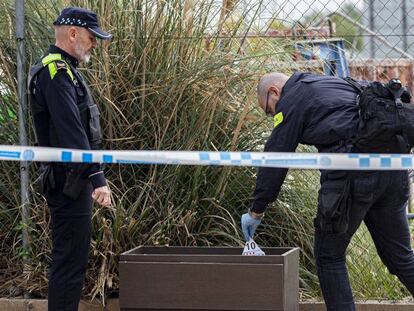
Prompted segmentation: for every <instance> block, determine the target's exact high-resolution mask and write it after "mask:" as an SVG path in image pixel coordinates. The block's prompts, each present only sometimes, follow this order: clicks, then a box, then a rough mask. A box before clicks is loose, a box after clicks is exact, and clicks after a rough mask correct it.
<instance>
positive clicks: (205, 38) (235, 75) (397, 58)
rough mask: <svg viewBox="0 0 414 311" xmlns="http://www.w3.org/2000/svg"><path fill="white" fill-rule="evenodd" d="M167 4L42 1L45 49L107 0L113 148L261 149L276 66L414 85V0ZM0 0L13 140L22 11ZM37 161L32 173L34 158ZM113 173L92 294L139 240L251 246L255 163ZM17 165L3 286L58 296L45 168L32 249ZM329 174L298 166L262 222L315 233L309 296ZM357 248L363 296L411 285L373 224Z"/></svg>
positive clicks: (9, 199)
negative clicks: (72, 16)
mask: <svg viewBox="0 0 414 311" xmlns="http://www.w3.org/2000/svg"><path fill="white" fill-rule="evenodd" d="M99 2H100V1H99ZM5 3H7V1H6V2H5ZM157 3H158V2H154V1H130V3H128V2H120V1H115V2H112V1H102V2H100V3H98V1H62V2H60V1H56V2H53V5H50V6H48V5H45V4H39V3H37V4H36V1H27V4H26V5H27V8H26V9H27V10H28V12H30V14H29V16H28V21H27V22H28V27H27V29H28V30H27V37H26V42H27V45H28V58H29V60H30V61H32V62H33V60H34V59H36V58H38V57H39V56H40V55H41V52H42V51H44V50H45V48H46V47H47V45H48V43H52V42H53V41H52V40H53V38H52V37H53V32H52V30H51V28H50V27H49V26H47V25H51V22H52V20H53V18H54V16H55V14H56V13H57V10H58V9H59V8H62V7H63V5H67V4H72V5H80V6H86V7H90V8H93V9H96V10H98V11H99V13H100V14H99V15H100V16H103V18H102V23H103V25H104V27H105V26H106V27H107V29H111V30H112V32H114V34H115V39H114V42H112V43H111V45H109V46H108V45H105V44H102V45H101V46H100V47H99V48H98V52H97V53H96V55H94V56H95V58H94V61H93V62H92V64H90V65H87V66H86V67H84V68H82V69H81V70H82V72H83V73H84V74H85V76H86V77H87V79H88V81H89V82H90V85H91V88H92V89H93V92H94V96H95V98H96V99H97V101H98V103H99V104H100V108H101V113H102V115H101V117H102V120H103V122H102V124H103V130H104V135H105V147H106V148H107V149H129V150H134V149H143V150H144V149H154V150H238V151H241V150H248V151H261V150H262V149H263V144H264V142H265V140H266V138H267V137H268V136H269V135H270V132H271V127H270V126H271V124H270V122H268V121H266V120H265V119H264V118H263V117H262V116H261V115H260V112H259V111H258V110H257V108H256V99H255V84H256V81H257V78H258V77H259V76H260V74H262V73H264V72H268V71H283V72H286V73H292V72H293V71H294V70H302V71H305V70H306V71H312V72H317V73H324V74H329V75H341V76H345V75H350V76H351V77H354V78H356V79H361V80H380V81H383V82H386V81H388V80H389V79H390V78H393V77H399V78H400V79H401V80H402V82H403V83H404V84H406V85H407V86H408V87H409V88H410V89H411V90H414V84H413V83H414V82H413V72H414V71H413V55H412V51H413V44H414V2H412V1H408V0H401V1H397V0H393V1H391V0H390V1H385V0H382V1H379V0H364V1H363V0H352V1H330V0H316V1H315V0H312V1H311V0H309V1H307V0H303V1H299V0H283V1H276V0H265V1H247V0H244V1H243V0H241V1H231V0H227V1H199V2H196V1H178V0H176V1H165V2H159V3H158V4H157ZM161 3H162V4H161ZM110 7H112V9H109V8H110ZM137 8H138V9H137ZM0 10H3V11H4V15H5V16H7V18H5V19H4V20H2V21H0V24H1V25H2V27H1V29H2V30H1V31H0V43H1V48H0V94H1V101H0V127H1V130H0V144H17V143H18V137H17V128H18V123H17V117H16V114H17V101H16V95H15V94H16V81H15V78H14V77H15V70H16V69H15V61H14V55H15V49H16V47H15V38H14V32H13V26H12V23H11V20H12V16H13V10H12V6H9V7H8V6H6V5H4V7H2V8H1V9H0ZM123 12H129V13H130V14H123ZM158 13H162V14H158ZM113 16H116V17H117V18H113ZM128 16H132V17H134V18H135V19H136V20H134V19H133V18H132V19H128ZM160 16H163V17H162V18H161V17H160ZM157 18H158V20H157ZM122 19H125V20H124V23H123V24H121V23H120V21H122ZM178 20H179V21H180V23H178V22H177V21H178ZM45 21H48V22H45ZM142 21H145V23H142ZM178 24H179V25H180V26H179V27H178V26H177V25H178ZM45 25H46V26H45ZM3 26H4V27H3ZM6 26H7V27H6ZM180 27H181V28H180ZM28 127H29V125H28ZM29 140H30V141H31V142H32V143H34V138H33V134H32V133H31V134H30V137H29ZM299 150H300V151H305V152H308V151H310V150H313V149H309V148H308V147H305V146H301V147H300V149H299ZM31 176H32V182H33V180H34V176H36V168H35V167H33V166H32V167H31ZM107 177H108V180H109V182H110V186H111V188H112V191H113V194H114V201H115V204H114V208H113V209H104V208H99V207H98V206H96V207H95V214H94V219H93V235H94V236H93V242H92V250H91V260H90V264H89V265H90V266H89V269H88V275H87V281H86V285H85V289H84V294H85V295H88V296H103V297H105V296H108V295H110V294H112V293H113V294H114V295H116V294H117V288H118V287H117V286H118V282H119V280H118V274H117V260H118V259H117V258H118V255H119V253H121V252H122V251H126V250H128V249H129V248H131V247H134V246H136V245H139V244H152V245H231V246H236V245H242V237H241V232H240V230H239V218H240V215H241V213H242V212H244V211H245V209H246V208H247V207H248V205H249V203H250V202H251V196H252V191H253V189H254V183H255V177H256V169H254V168H222V167H191V166H183V167H182V166H179V167H174V166H159V165H157V166H132V165H131V166H126V165H113V166H110V167H108V168H107ZM18 180H19V166H18V164H17V163H10V162H3V163H2V162H0V189H1V193H2V195H1V199H0V204H1V209H0V240H1V243H0V253H1V254H5V256H2V257H1V258H0V272H1V273H0V294H2V295H10V296H17V295H20V294H21V293H22V291H23V290H26V291H29V292H30V293H31V294H32V295H35V296H45V293H46V287H47V267H48V265H49V263H50V258H49V254H50V248H51V243H50V232H49V225H50V221H49V217H48V209H47V206H46V202H45V200H44V198H43V197H42V196H41V195H40V194H38V193H37V192H36V190H35V188H34V186H33V183H32V185H31V188H30V190H31V221H30V224H29V226H30V228H29V229H30V230H29V232H30V237H31V239H30V249H29V252H28V253H24V252H22V249H21V247H20V246H21V223H20V203H19V191H18V188H19V183H18ZM318 188H319V172H316V171H305V170H294V171H291V172H290V173H289V175H288V176H287V178H286V181H285V183H284V185H283V188H282V191H281V193H280V195H279V197H278V199H277V201H276V202H275V203H274V204H273V206H272V207H270V208H269V210H268V212H267V215H266V219H265V220H264V223H263V226H262V227H261V228H259V230H258V232H257V241H258V242H259V244H260V245H263V246H300V247H301V250H302V254H301V271H300V280H301V282H300V286H301V298H302V299H309V298H320V297H321V293H320V290H319V285H318V280H317V277H316V273H315V264H314V259H313V255H312V252H313V251H312V248H313V217H314V215H315V213H316V202H317V191H318ZM23 258H29V261H28V262H27V265H26V266H25V267H23V265H22V262H23V260H22V259H23ZM347 261H348V268H349V272H350V278H351V283H352V286H353V290H354V293H355V296H356V298H358V299H379V300H382V299H392V300H407V299H408V298H407V297H408V296H409V293H408V292H407V291H406V290H405V289H404V288H403V287H402V286H401V284H400V283H399V281H398V280H396V278H395V277H394V276H392V275H390V274H389V273H388V271H386V269H385V267H384V265H383V264H382V263H381V262H380V260H379V258H378V256H377V255H376V251H375V248H374V246H373V242H372V241H371V239H370V236H369V234H368V233H367V230H366V228H365V227H364V226H362V227H361V228H360V230H359V231H358V232H357V234H356V235H355V237H354V239H353V241H352V243H351V246H350V247H349V251H348V255H347ZM16 263H20V265H19V264H16Z"/></svg>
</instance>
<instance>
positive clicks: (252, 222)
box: [241, 212, 263, 241]
mask: <svg viewBox="0 0 414 311" xmlns="http://www.w3.org/2000/svg"><path fill="white" fill-rule="evenodd" d="M262 217H263V214H256V213H254V212H248V213H246V214H243V215H242V217H241V227H242V231H243V235H244V239H245V240H246V241H249V240H250V238H253V235H254V233H255V232H256V229H257V227H258V226H259V225H260V223H261V222H262Z"/></svg>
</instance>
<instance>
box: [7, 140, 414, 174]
mask: <svg viewBox="0 0 414 311" xmlns="http://www.w3.org/2000/svg"><path fill="white" fill-rule="evenodd" d="M0 160H6V161H38V162H39V161H40V162H80V163H92V162H93V163H129V164H172V165H223V166H255V167H284V168H300V169H338V170H407V169H413V168H414V166H413V155H411V154H356V153H353V154H352V153H340V154H339V153H295V152H290V153H288V152H223V151H220V152H215V151H146V150H145V151H144V150H139V151H129V150H119V151H113V150H93V151H92V150H77V149H61V148H44V147H30V146H6V145H0Z"/></svg>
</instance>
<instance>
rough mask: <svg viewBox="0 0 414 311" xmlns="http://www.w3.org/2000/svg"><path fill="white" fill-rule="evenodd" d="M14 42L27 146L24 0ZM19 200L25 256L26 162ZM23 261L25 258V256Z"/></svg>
mask: <svg viewBox="0 0 414 311" xmlns="http://www.w3.org/2000/svg"><path fill="white" fill-rule="evenodd" d="M16 40H17V92H18V100H19V142H20V145H22V146H27V131H26V115H27V98H26V74H25V71H26V47H25V40H24V0H16ZM20 187H21V188H20V199H21V208H22V212H21V213H22V225H23V229H22V230H23V232H22V235H23V250H24V253H25V254H26V253H27V251H28V247H29V233H28V222H29V171H28V162H26V161H24V162H20ZM24 259H25V260H26V259H27V257H26V255H25V257H24Z"/></svg>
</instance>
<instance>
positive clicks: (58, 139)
mask: <svg viewBox="0 0 414 311" xmlns="http://www.w3.org/2000/svg"><path fill="white" fill-rule="evenodd" d="M77 65H78V60H77V59H75V58H74V57H72V56H71V55H69V54H68V53H66V52H65V51H63V50H62V49H60V48H58V47H56V46H51V47H50V48H49V51H48V54H47V55H46V56H45V57H43V58H42V59H41V60H40V61H39V62H37V63H36V64H35V65H34V66H33V67H32V69H31V74H30V77H29V92H30V104H31V108H32V114H33V121H34V127H35V132H36V136H37V139H38V143H39V145H40V146H44V147H61V148H72V149H98V148H100V144H101V130H100V125H99V112H98V108H97V106H96V105H95V103H94V102H93V99H92V97H91V96H90V92H89V89H88V87H87V85H86V83H85V82H84V80H83V78H82V77H81V75H80V74H79V72H78V71H77V70H76V67H77ZM46 167H47V170H44V172H47V173H46V174H45V176H43V179H44V180H43V184H44V189H43V192H44V193H43V194H44V195H45V197H46V199H47V202H48V206H49V209H50V214H51V219H52V235H53V236H52V238H53V248H52V265H51V268H50V275H49V297H48V299H49V310H59V311H62V310H77V308H78V304H79V300H80V295H81V290H82V286H83V282H84V278H85V272H86V267H87V263H88V252H89V245H90V238H91V215H92V213H91V210H92V198H91V194H92V191H93V189H94V188H98V187H101V186H105V185H106V180H105V177H104V174H103V172H102V169H101V167H100V165H99V164H88V165H83V164H58V163H52V164H46Z"/></svg>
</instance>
